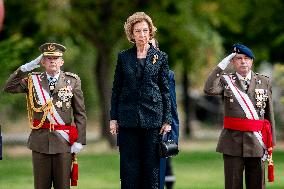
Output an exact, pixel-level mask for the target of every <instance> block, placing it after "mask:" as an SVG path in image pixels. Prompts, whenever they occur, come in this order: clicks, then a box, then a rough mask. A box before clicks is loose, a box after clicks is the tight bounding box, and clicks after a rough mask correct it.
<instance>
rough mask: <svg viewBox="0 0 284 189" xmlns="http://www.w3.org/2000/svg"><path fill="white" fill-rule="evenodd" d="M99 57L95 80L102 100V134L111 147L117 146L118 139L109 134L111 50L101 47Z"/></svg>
mask: <svg viewBox="0 0 284 189" xmlns="http://www.w3.org/2000/svg"><path fill="white" fill-rule="evenodd" d="M97 49H98V55H97V64H96V67H95V71H94V74H95V76H96V77H95V78H96V81H95V82H96V83H97V86H98V93H99V99H100V102H99V103H100V104H99V107H100V112H101V116H100V118H101V121H100V123H101V133H102V135H103V137H106V138H107V140H108V142H109V144H110V146H111V147H115V146H116V137H114V136H112V135H111V134H110V132H109V109H110V98H111V87H110V83H109V78H110V70H111V69H110V67H111V66H110V65H111V61H110V59H111V58H110V51H111V50H110V48H109V47H103V46H100V47H98V48H97Z"/></svg>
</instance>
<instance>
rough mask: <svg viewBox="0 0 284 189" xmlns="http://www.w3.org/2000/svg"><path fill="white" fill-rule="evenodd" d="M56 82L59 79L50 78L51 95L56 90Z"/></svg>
mask: <svg viewBox="0 0 284 189" xmlns="http://www.w3.org/2000/svg"><path fill="white" fill-rule="evenodd" d="M56 81H57V79H56V78H54V77H50V78H49V90H50V93H51V94H52V93H53V90H54V88H55V84H56Z"/></svg>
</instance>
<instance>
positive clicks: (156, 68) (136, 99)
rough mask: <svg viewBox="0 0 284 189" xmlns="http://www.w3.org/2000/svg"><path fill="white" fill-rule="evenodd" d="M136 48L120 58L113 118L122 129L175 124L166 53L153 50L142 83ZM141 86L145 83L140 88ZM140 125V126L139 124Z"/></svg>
mask: <svg viewBox="0 0 284 189" xmlns="http://www.w3.org/2000/svg"><path fill="white" fill-rule="evenodd" d="M136 70H137V49H136V46H134V47H132V48H130V49H127V50H124V51H122V52H120V53H119V54H118V59H117V65H116V70H115V75H114V81H113V88H112V97H111V110H110V117H111V119H112V120H117V121H118V124H119V126H120V127H127V128H135V127H138V125H140V126H141V127H142V128H160V127H161V126H162V124H163V123H169V124H170V123H171V112H170V111H171V109H170V107H171V103H170V93H169V83H168V72H169V67H168V58H167V55H166V53H164V52H161V51H158V50H156V49H155V48H154V47H153V46H152V45H151V46H150V48H149V50H148V53H147V56H146V61H145V67H144V72H143V76H142V81H141V82H138V81H137V80H136ZM139 83H141V84H140V85H139ZM138 121H139V124H138Z"/></svg>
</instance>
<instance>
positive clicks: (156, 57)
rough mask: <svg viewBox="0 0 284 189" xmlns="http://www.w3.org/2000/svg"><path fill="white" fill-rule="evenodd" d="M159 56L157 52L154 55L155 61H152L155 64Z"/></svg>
mask: <svg viewBox="0 0 284 189" xmlns="http://www.w3.org/2000/svg"><path fill="white" fill-rule="evenodd" d="M158 58H159V57H158V55H157V54H155V55H154V57H153V62H152V63H153V64H155V63H156V62H157V60H158Z"/></svg>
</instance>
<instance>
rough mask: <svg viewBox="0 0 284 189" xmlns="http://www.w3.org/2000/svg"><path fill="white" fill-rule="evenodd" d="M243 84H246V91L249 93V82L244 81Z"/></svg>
mask: <svg viewBox="0 0 284 189" xmlns="http://www.w3.org/2000/svg"><path fill="white" fill-rule="evenodd" d="M243 83H244V89H245V91H246V92H247V91H248V88H249V80H246V79H245V80H243Z"/></svg>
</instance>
